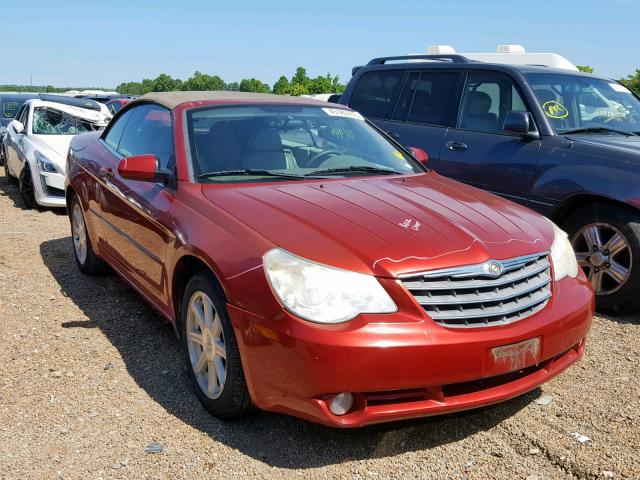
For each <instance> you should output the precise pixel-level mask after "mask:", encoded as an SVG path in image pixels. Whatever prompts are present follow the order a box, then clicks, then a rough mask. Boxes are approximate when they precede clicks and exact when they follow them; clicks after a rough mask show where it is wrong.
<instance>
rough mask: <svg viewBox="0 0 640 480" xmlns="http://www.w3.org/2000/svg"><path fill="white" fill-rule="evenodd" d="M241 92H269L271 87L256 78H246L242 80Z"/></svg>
mask: <svg viewBox="0 0 640 480" xmlns="http://www.w3.org/2000/svg"><path fill="white" fill-rule="evenodd" d="M240 91H241V92H256V93H269V92H270V91H271V89H270V88H269V85H267V84H266V83H262V82H261V81H260V80H256V79H255V78H245V79H244V80H242V81H241V82H240Z"/></svg>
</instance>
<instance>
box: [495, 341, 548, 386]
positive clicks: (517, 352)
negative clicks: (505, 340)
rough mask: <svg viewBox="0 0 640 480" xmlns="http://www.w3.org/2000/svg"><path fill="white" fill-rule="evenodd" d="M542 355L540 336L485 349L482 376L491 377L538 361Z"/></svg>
mask: <svg viewBox="0 0 640 480" xmlns="http://www.w3.org/2000/svg"><path fill="white" fill-rule="evenodd" d="M541 355H542V339H541V337H535V338H529V339H527V340H523V341H522V342H518V343H512V344H509V345H501V346H499V347H493V348H491V349H489V350H487V352H486V355H485V365H484V376H485V377H492V376H494V375H501V374H503V373H509V372H513V371H516V370H522V369H523V368H527V367H530V366H532V365H535V364H537V363H539V362H540V358H541Z"/></svg>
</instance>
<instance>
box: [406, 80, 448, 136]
mask: <svg viewBox="0 0 640 480" xmlns="http://www.w3.org/2000/svg"><path fill="white" fill-rule="evenodd" d="M459 78H460V73H459V72H422V73H421V74H420V80H419V81H418V82H415V81H413V79H411V80H412V81H410V82H407V83H406V87H405V90H404V91H403V93H402V97H403V98H402V100H405V99H406V100H408V99H410V110H409V116H408V118H407V121H408V122H409V123H419V124H423V125H437V126H443V127H451V126H453V124H454V121H455V120H454V119H455V114H454V106H455V104H456V102H455V99H454V95H455V93H456V88H457V86H458V81H459ZM399 107H400V109H399V111H400V115H402V114H403V112H404V110H405V109H406V106H405V103H402V104H400V103H399ZM397 110H398V109H397Z"/></svg>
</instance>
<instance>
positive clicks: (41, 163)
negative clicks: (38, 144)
mask: <svg viewBox="0 0 640 480" xmlns="http://www.w3.org/2000/svg"><path fill="white" fill-rule="evenodd" d="M34 156H35V157H36V164H37V165H38V168H39V169H40V171H42V172H50V173H56V172H57V171H58V169H57V168H56V166H55V164H54V163H53V162H52V161H51V160H49V159H48V158H47V157H45V156H44V155H43V154H41V153H40V152H37V151H36V152H34Z"/></svg>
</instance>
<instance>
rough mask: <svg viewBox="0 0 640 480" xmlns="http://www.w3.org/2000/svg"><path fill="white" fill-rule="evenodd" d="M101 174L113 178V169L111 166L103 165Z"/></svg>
mask: <svg viewBox="0 0 640 480" xmlns="http://www.w3.org/2000/svg"><path fill="white" fill-rule="evenodd" d="M100 175H101V176H103V177H107V178H111V177H113V170H111V169H110V168H106V167H102V168H101V169H100Z"/></svg>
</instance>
